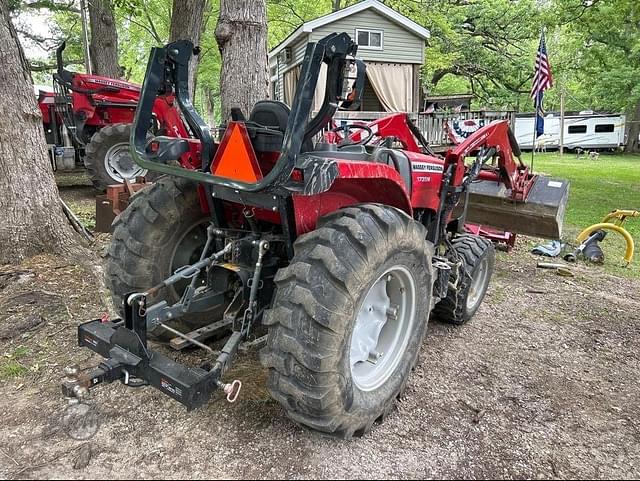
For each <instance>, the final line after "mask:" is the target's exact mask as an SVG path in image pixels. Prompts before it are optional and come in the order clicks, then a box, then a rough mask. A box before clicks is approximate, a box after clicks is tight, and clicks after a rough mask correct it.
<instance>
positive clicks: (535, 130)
mask: <svg viewBox="0 0 640 481" xmlns="http://www.w3.org/2000/svg"><path fill="white" fill-rule="evenodd" d="M539 113H540V106H539V105H538V95H536V113H535V114H534V116H533V143H532V144H531V172H533V157H534V154H535V152H536V138H537V135H536V134H537V133H538V115H539Z"/></svg>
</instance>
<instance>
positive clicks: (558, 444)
mask: <svg viewBox="0 0 640 481" xmlns="http://www.w3.org/2000/svg"><path fill="white" fill-rule="evenodd" d="M526 247H527V246H526V245H523V246H522V247H521V248H520V249H519V250H517V251H516V252H514V253H512V254H509V255H507V254H500V256H499V259H498V263H497V271H496V274H495V276H494V279H493V282H492V284H491V288H490V291H489V293H488V296H487V299H486V301H485V303H484V304H483V306H482V308H481V310H480V311H479V313H478V315H477V317H476V318H474V319H473V321H472V322H471V323H469V324H468V325H465V326H463V327H451V326H448V325H444V324H440V323H437V322H432V323H431V325H430V327H429V334H428V335H427V339H426V341H425V344H424V346H423V349H422V356H421V360H420V362H419V364H418V367H417V368H416V370H415V372H414V373H413V375H412V377H411V381H410V384H409V388H408V390H407V393H406V395H405V397H404V398H403V399H402V400H401V401H400V402H399V403H398V404H397V409H396V411H395V412H394V413H393V414H392V415H391V416H390V417H389V418H387V420H386V421H385V422H384V423H383V424H382V425H379V426H377V427H376V428H374V430H373V432H372V433H371V434H369V435H367V436H366V437H364V438H362V439H355V440H350V441H342V440H335V439H327V438H324V437H321V436H319V435H318V434H315V433H313V432H310V431H308V430H306V429H303V428H300V427H298V426H296V425H294V424H293V423H292V422H290V421H289V420H288V419H287V418H286V417H285V415H284V412H283V410H282V409H281V408H280V407H279V405H277V404H276V403H274V402H272V401H271V400H270V399H269V397H268V395H267V393H266V391H265V388H264V381H265V377H266V376H265V372H264V370H263V369H262V368H261V367H260V365H259V363H258V361H257V354H256V353H255V352H253V353H252V352H250V353H247V354H244V355H242V356H241V358H240V359H239V362H238V364H237V367H236V368H235V370H234V371H233V372H232V373H231V374H230V377H239V378H241V379H242V380H243V381H245V384H246V386H245V388H244V390H243V392H242V394H241V398H240V401H239V402H238V403H237V404H234V405H229V404H227V403H226V402H224V401H221V400H220V399H219V398H217V399H216V400H214V401H212V403H211V404H210V405H209V406H208V407H207V408H204V409H200V410H196V411H193V412H190V413H188V412H186V410H185V409H184V408H182V407H181V406H180V405H179V404H177V403H175V402H173V401H172V400H170V399H169V398H167V397H165V396H164V395H162V394H160V393H158V392H157V391H154V390H152V389H151V388H143V389H138V390H127V388H125V387H124V386H121V385H111V386H104V387H101V388H99V389H98V390H96V391H95V392H94V394H93V395H92V397H91V401H90V403H91V406H92V408H93V409H95V411H96V412H97V413H99V421H100V427H99V429H98V431H97V433H96V434H95V436H93V437H92V438H90V439H88V440H85V441H76V440H74V439H71V438H70V437H69V436H68V434H67V429H66V428H65V427H64V426H65V424H64V423H63V414H64V413H65V408H66V404H65V401H64V399H63V398H62V396H61V394H60V393H59V381H60V378H61V370H62V368H63V367H64V366H65V365H68V364H70V363H73V362H77V363H79V364H80V365H81V366H90V365H92V363H95V362H96V361H97V360H98V358H97V357H95V356H92V355H91V354H90V353H89V352H88V351H83V350H80V349H78V348H77V347H75V328H76V325H77V324H78V322H79V321H82V320H86V319H91V318H95V317H98V316H100V315H101V313H102V312H103V310H104V308H103V307H102V306H100V305H99V304H100V303H99V301H98V300H97V298H96V295H95V293H94V285H95V280H94V277H93V276H92V274H91V273H87V272H85V271H83V270H82V269H81V268H79V267H76V266H74V265H70V264H68V263H67V262H66V261H64V260H61V259H57V258H52V257H44V256H41V257H37V258H34V259H31V260H30V261H28V262H26V263H24V264H23V265H22V266H18V267H15V266H14V267H9V266H6V267H4V268H0V354H2V356H3V357H2V358H0V389H1V391H2V393H3V396H2V397H1V398H0V415H1V416H2V419H3V423H2V425H0V439H2V443H1V444H0V476H1V477H3V478H10V479H11V478H27V477H29V478H34V477H35V478H53V477H59V478H62V477H65V478H87V479H89V478H118V479H120V478H122V479H129V478H134V479H135V478H141V477H145V478H146V477H162V478H185V477H189V478H191V477H194V478H247V477H261V478H282V477H291V478H347V477H349V478H351V477H357V478H373V477H375V478H442V477H445V478H450V477H455V478H458V477H465V478H467V477H470V478H525V477H526V478H541V477H558V478H575V477H579V478H610V477H619V478H637V477H638V473H639V467H640V450H639V449H638V445H639V441H640V421H638V419H640V406H639V405H638V391H639V389H638V383H637V379H638V375H639V374H640V362H638V361H639V359H638V353H639V352H640V350H639V349H638V347H639V346H638V344H639V342H640V325H639V321H638V317H637V312H638V311H639V309H640V289H639V287H640V282H638V281H637V280H632V279H624V278H617V277H612V276H610V275H608V274H605V273H603V272H602V271H601V270H600V269H598V268H594V267H586V266H578V267H576V268H574V272H575V274H576V276H575V277H573V278H564V277H560V276H558V275H556V274H555V273H554V272H553V271H541V270H537V269H536V268H535V262H536V259H534V258H533V257H531V256H530V255H529V254H527V253H526ZM18 330H21V331H24V333H22V334H19V333H18ZM197 357H198V354H196V353H191V354H187V355H185V358H187V359H189V358H192V359H193V358H197Z"/></svg>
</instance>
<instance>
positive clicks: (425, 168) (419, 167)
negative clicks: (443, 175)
mask: <svg viewBox="0 0 640 481" xmlns="http://www.w3.org/2000/svg"><path fill="white" fill-rule="evenodd" d="M411 166H412V168H413V171H414V172H444V167H443V166H442V165H441V164H430V163H426V162H412V164H411Z"/></svg>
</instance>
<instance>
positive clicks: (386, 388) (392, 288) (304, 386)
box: [261, 204, 433, 438]
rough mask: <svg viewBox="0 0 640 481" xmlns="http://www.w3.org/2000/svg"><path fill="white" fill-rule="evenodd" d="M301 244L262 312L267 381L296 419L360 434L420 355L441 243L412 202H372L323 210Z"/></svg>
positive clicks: (337, 432) (381, 413)
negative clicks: (411, 209) (429, 234)
mask: <svg viewBox="0 0 640 481" xmlns="http://www.w3.org/2000/svg"><path fill="white" fill-rule="evenodd" d="M294 249H295V255H294V257H293V259H292V261H291V263H290V265H289V266H288V267H286V268H283V269H281V270H280V271H278V273H277V275H276V279H275V281H276V286H277V289H276V293H275V297H274V302H273V307H272V308H271V309H270V310H268V311H267V312H266V314H265V317H264V321H263V322H264V324H266V325H267V326H268V327H269V334H268V338H267V345H266V347H265V348H264V349H263V351H262V353H261V360H262V363H263V365H264V366H265V367H267V368H269V379H268V384H267V387H268V389H269V392H270V394H271V396H272V397H273V398H274V399H275V400H277V401H278V402H279V403H280V404H281V405H282V406H283V407H284V409H285V410H286V412H287V415H288V416H289V417H290V418H291V419H292V420H294V421H295V422H297V423H298V424H301V425H303V426H306V427H309V428H312V429H314V430H317V431H320V432H323V433H327V434H330V435H334V436H339V437H344V438H350V437H352V436H361V435H363V434H365V433H367V432H368V431H369V430H370V429H371V427H372V426H373V424H374V423H375V422H376V421H382V420H383V418H384V417H385V416H386V415H387V414H388V413H389V412H390V411H391V409H392V408H393V406H394V402H395V400H396V398H398V397H399V396H400V395H401V394H402V393H403V391H404V388H405V387H406V384H407V379H408V377H409V374H410V372H411V370H412V368H413V367H414V364H415V362H416V359H417V356H418V352H419V350H420V347H421V345H422V341H423V338H424V335H425V333H426V330H427V323H428V319H429V313H430V310H431V308H432V305H431V303H432V302H431V300H432V289H433V270H432V264H431V259H432V256H433V246H432V244H431V243H429V242H428V241H426V240H425V229H424V227H423V226H422V225H421V224H419V223H417V222H415V221H414V220H413V219H412V218H410V217H409V216H407V215H406V214H405V213H404V212H401V211H399V210H397V209H395V208H392V207H388V206H382V205H377V204H366V205H360V206H357V207H349V208H345V209H341V210H339V211H336V212H334V213H332V214H330V215H329V216H327V217H324V218H323V219H321V220H320V222H319V226H318V229H317V230H315V231H313V232H310V233H308V234H305V235H303V236H301V237H300V238H299V239H298V240H297V241H296V243H295V245H294Z"/></svg>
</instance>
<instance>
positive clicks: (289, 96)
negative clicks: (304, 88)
mask: <svg viewBox="0 0 640 481" xmlns="http://www.w3.org/2000/svg"><path fill="white" fill-rule="evenodd" d="M300 71H301V67H300V66H299V65H298V66H297V67H293V68H292V69H291V70H289V71H288V72H286V73H285V74H284V103H285V104H287V105H288V106H289V107H291V104H292V103H293V97H295V95H296V88H297V87H298V80H300Z"/></svg>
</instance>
